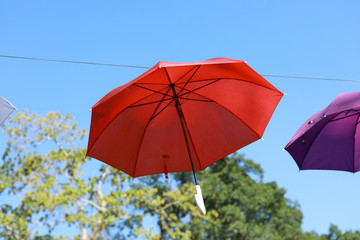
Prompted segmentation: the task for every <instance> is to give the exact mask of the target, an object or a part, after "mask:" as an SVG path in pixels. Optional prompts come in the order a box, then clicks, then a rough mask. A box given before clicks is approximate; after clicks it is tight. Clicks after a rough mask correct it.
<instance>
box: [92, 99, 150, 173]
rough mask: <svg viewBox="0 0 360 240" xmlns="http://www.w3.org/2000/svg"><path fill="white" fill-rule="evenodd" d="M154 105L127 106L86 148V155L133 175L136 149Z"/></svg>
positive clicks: (139, 145)
mask: <svg viewBox="0 0 360 240" xmlns="http://www.w3.org/2000/svg"><path fill="white" fill-rule="evenodd" d="M155 108H156V106H154V105H148V106H147V107H143V108H136V107H135V108H129V109H126V110H124V111H123V112H122V114H119V115H117V116H116V117H115V118H114V119H113V120H112V121H110V122H109V124H108V125H107V126H106V127H105V128H104V129H103V130H102V132H101V134H99V136H98V137H97V139H96V141H94V143H93V144H92V146H91V148H88V153H87V155H88V156H91V157H94V158H96V159H101V160H102V161H103V162H105V163H107V164H109V165H111V166H113V167H115V168H118V169H121V170H122V171H124V172H125V173H127V174H129V175H131V176H132V175H133V169H134V165H135V161H136V159H137V154H138V149H139V148H140V147H141V142H142V138H143V136H144V132H145V129H146V127H147V124H148V122H149V119H150V118H151V116H152V114H153V112H154V111H155Z"/></svg>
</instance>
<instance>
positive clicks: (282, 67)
mask: <svg viewBox="0 0 360 240" xmlns="http://www.w3.org/2000/svg"><path fill="white" fill-rule="evenodd" d="M359 10H360V1H358V0H346V1H338V0H336V1H335V0H318V1H310V0H304V1H285V0H283V1H277V0H273V1H269V0H258V1H238V0H236V1H235V0H233V1H227V0H223V1H187V0H183V1H110V0H109V1H102V2H100V1H82V0H79V1H67V0H64V1H1V2H0V36H1V37H0V55H14V56H26V57H38V58H50V59H65V60H75V61H89V62H102V63H114V64H125V65H139V66H149V67H151V66H153V65H154V64H156V63H157V62H158V61H160V60H162V61H169V62H195V61H202V60H205V59H209V58H214V57H228V58H235V59H240V60H245V61H247V63H248V64H249V65H250V66H251V67H252V68H253V69H254V70H255V71H257V72H258V73H260V74H263V75H287V76H308V77H327V78H342V79H355V80H360V44H359V43H360V28H359V25H360V14H359ZM144 71H145V69H139V68H121V67H110V66H96V65H81V64H70V63H56V62H43V61H31V60H20V59H8V58H1V57H0V83H1V88H0V95H1V96H3V97H5V98H6V99H8V100H9V101H10V102H12V103H13V104H14V105H15V106H16V107H17V108H18V109H19V111H23V110H25V109H28V110H29V111H30V112H37V113H40V114H46V113H47V112H48V111H60V112H61V113H63V114H66V113H70V114H72V115H73V116H75V118H76V120H77V121H78V122H79V125H80V127H82V128H86V129H89V126H90V116H91V113H90V111H89V109H90V108H91V107H92V106H93V105H94V104H95V103H96V102H97V101H98V100H99V99H100V98H101V97H103V96H104V95H105V94H106V93H107V92H109V91H110V90H112V89H113V88H115V87H118V86H120V85H122V84H124V83H126V82H128V81H130V80H132V79H133V78H135V77H136V76H138V75H140V74H141V73H143V72H144ZM266 79H267V80H268V81H270V82H271V83H272V84H273V85H274V86H276V87H277V88H278V89H279V90H281V91H282V92H284V93H286V94H287V95H286V96H285V97H284V98H283V99H282V100H281V102H280V104H279V106H278V108H277V109H276V111H275V113H274V115H273V118H272V119H271V121H270V123H269V125H268V128H267V129H266V131H265V134H264V140H259V141H257V142H255V143H253V144H251V145H249V146H247V147H245V148H243V149H240V150H239V152H240V153H243V154H245V156H246V157H247V158H250V159H253V160H254V161H255V162H256V163H259V164H260V165H261V166H262V168H263V169H264V170H265V181H266V182H268V181H276V182H277V183H278V185H279V186H280V187H282V188H285V189H286V191H287V194H286V197H288V198H290V199H292V200H296V201H298V202H299V203H300V205H301V211H302V212H303V214H304V219H303V225H302V227H303V229H304V230H305V231H310V230H315V231H317V232H318V233H325V232H327V231H328V228H329V226H330V224H331V223H333V224H335V225H337V226H338V227H339V228H340V229H341V230H350V229H353V230H355V229H360V227H359V221H358V219H359V216H360V208H359V207H358V206H359V199H360V175H359V174H351V173H347V172H336V171H302V172H299V171H298V168H297V166H296V164H295V162H294V161H293V159H292V158H291V157H290V155H289V154H288V153H287V152H286V151H282V149H283V147H284V146H285V145H286V143H287V142H288V141H289V140H290V138H291V137H292V135H293V134H294V133H295V131H296V130H297V129H298V128H299V127H300V125H301V124H302V123H303V122H304V121H305V120H306V119H308V118H309V117H310V116H311V115H313V114H314V113H316V112H317V111H319V110H321V109H323V108H325V107H326V106H327V105H328V104H329V103H330V102H331V101H332V100H333V99H334V98H335V97H336V96H337V95H338V94H340V93H342V92H354V91H360V82H346V81H322V80H304V79H291V78H274V77H266ZM15 114H16V112H15V113H14V114H13V115H15ZM0 144H1V145H0V152H1V149H4V148H5V145H4V141H0ZM83 147H86V143H84V146H83Z"/></svg>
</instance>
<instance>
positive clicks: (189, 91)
mask: <svg viewBox="0 0 360 240" xmlns="http://www.w3.org/2000/svg"><path fill="white" fill-rule="evenodd" d="M220 80H221V79H220V78H218V79H215V80H213V81H212V82H209V83H207V84H205V85H203V86H201V87H198V88H195V89H193V90H187V89H186V90H187V91H188V92H186V93H183V94H181V95H179V97H182V96H184V95H187V94H190V93H193V92H195V91H197V90H199V89H202V88H204V87H207V86H209V85H211V84H213V83H216V82H217V81H220ZM199 95H200V94H199Z"/></svg>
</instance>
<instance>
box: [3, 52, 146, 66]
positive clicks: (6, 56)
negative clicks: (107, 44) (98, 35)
mask: <svg viewBox="0 0 360 240" xmlns="http://www.w3.org/2000/svg"><path fill="white" fill-rule="evenodd" d="M0 57H2V58H17V59H25V60H37V61H50V62H64V63H80V64H91V65H101V66H111V67H129V68H147V69H149V67H144V66H134V65H122V64H111V63H98V62H83V61H70V60H60V59H48V58H33V57H20V56H8V55H0Z"/></svg>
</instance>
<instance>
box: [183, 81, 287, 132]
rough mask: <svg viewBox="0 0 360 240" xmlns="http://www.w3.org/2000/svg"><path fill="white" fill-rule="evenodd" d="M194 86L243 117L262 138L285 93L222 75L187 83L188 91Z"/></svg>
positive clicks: (207, 97) (200, 92) (206, 97)
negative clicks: (225, 77) (222, 77)
mask: <svg viewBox="0 0 360 240" xmlns="http://www.w3.org/2000/svg"><path fill="white" fill-rule="evenodd" d="M206 84H208V85H207V86H206V87H203V88H201V86H203V85H206ZM194 89H197V90H196V91H195V93H196V94H198V95H200V96H202V97H204V98H205V99H208V100H211V101H214V102H216V103H217V104H219V105H220V106H222V107H224V108H225V109H227V110H228V111H230V112H231V113H232V114H234V115H235V116H237V117H238V118H239V119H241V121H243V122H244V123H245V124H246V125H248V126H249V128H251V129H253V131H254V132H255V133H256V134H257V135H258V136H259V138H261V136H262V135H263V133H264V131H265V128H266V126H267V124H268V122H269V121H270V118H271V116H272V114H273V112H274V110H275V108H276V106H277V104H278V103H279V101H280V99H281V98H282V96H283V94H282V93H281V92H279V91H274V90H273V89H269V88H267V87H262V86H259V85H258V84H254V83H252V82H247V81H243V80H237V79H221V80H218V81H216V82H213V83H212V82H211V81H209V82H207V81H205V82H192V83H191V84H190V83H189V84H188V85H187V86H186V90H188V91H193V90H194ZM249 93H250V94H249ZM264 99H266V100H264Z"/></svg>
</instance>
